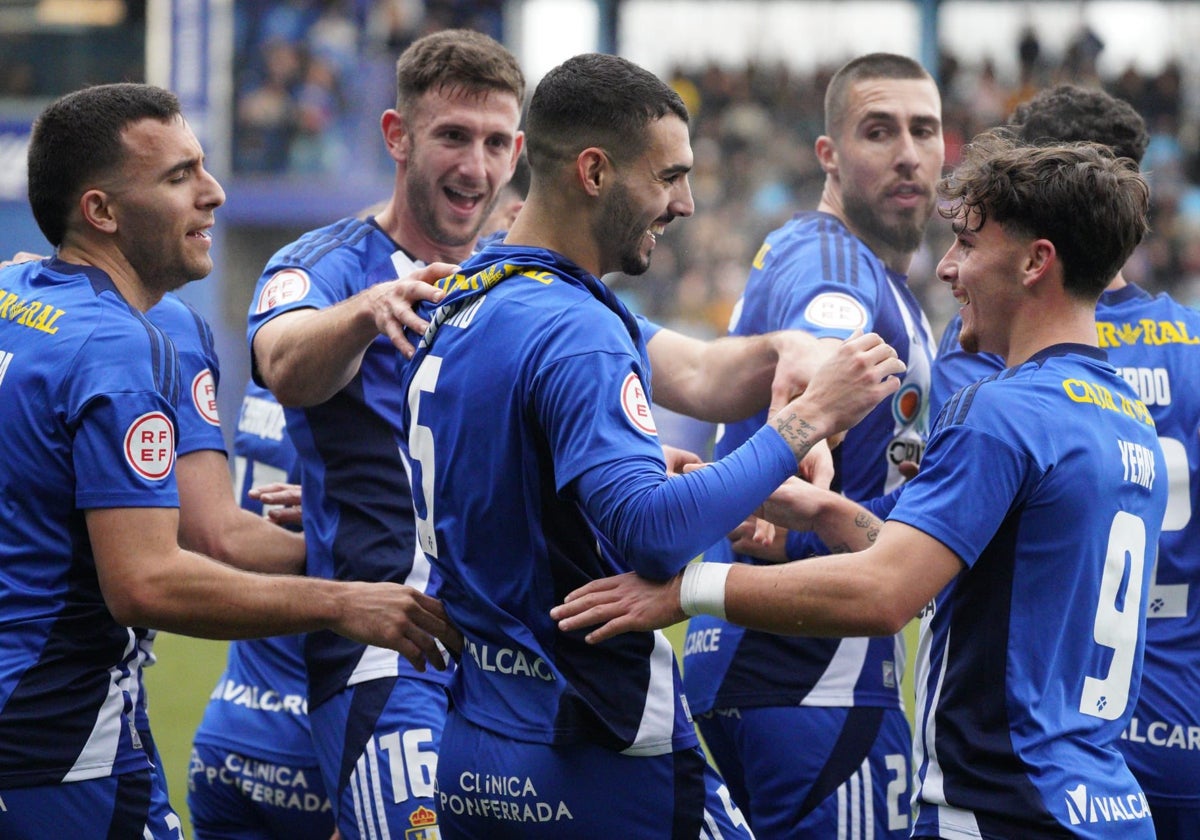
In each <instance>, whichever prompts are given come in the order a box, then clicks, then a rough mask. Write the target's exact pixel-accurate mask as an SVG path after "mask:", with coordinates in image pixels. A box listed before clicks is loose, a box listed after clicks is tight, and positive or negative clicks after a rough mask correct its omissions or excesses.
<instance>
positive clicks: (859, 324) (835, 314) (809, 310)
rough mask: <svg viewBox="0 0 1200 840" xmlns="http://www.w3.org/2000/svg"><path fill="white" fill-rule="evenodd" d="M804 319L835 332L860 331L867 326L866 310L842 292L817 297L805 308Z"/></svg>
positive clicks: (826, 293) (827, 293)
mask: <svg viewBox="0 0 1200 840" xmlns="http://www.w3.org/2000/svg"><path fill="white" fill-rule="evenodd" d="M804 318H805V320H806V321H809V322H810V323H813V324H816V325H817V326H818V327H829V328H830V329H835V330H858V329H865V328H866V326H867V310H866V308H865V307H863V305H862V304H861V303H859V302H858V301H857V300H856V299H855V298H853V297H852V296H850V295H847V294H844V293H842V292H825V293H824V294H820V295H817V296H816V297H815V298H813V299H812V300H810V301H809V302H808V306H806V307H804Z"/></svg>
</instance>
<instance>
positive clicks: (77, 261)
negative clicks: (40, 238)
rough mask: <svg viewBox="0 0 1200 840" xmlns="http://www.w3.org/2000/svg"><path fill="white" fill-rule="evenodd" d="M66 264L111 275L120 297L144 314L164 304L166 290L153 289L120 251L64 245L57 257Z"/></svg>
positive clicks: (81, 243) (88, 243)
mask: <svg viewBox="0 0 1200 840" xmlns="http://www.w3.org/2000/svg"><path fill="white" fill-rule="evenodd" d="M56 256H57V257H58V259H60V260H62V261H63V262H67V263H71V264H73V265H87V266H91V267H93V268H98V269H100V270H101V271H103V272H104V273H105V274H107V275H108V277H109V279H110V280H112V282H113V285H114V286H116V287H117V291H118V292H119V293H120V294H121V297H123V298H124V299H125V301H126V302H127V303H128V304H129V305H130V306H132V307H134V308H135V309H138V310H139V311H141V312H147V311H149V310H150V309H151V308H152V307H153V306H154V305H155V304H157V303H158V302H159V301H160V300H162V296H163V294H164V291H163V290H160V289H156V288H152V287H151V286H149V285H147V284H146V283H144V282H142V279H141V277H140V276H139V275H138V273H137V271H136V270H135V269H134V267H133V266H132V265H130V264H129V261H128V260H126V259H125V255H124V254H122V253H121V252H120V251H114V250H112V249H110V248H104V247H100V246H97V245H96V244H94V243H92V242H78V241H75V242H64V243H63V244H62V246H61V247H59V249H58V253H57V255H56Z"/></svg>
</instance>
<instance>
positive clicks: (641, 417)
mask: <svg viewBox="0 0 1200 840" xmlns="http://www.w3.org/2000/svg"><path fill="white" fill-rule="evenodd" d="M621 409H622V410H623V411H624V412H625V417H626V419H627V420H629V422H630V423H632V424H633V428H635V429H637V430H638V431H639V432H642V433H643V434H647V435H656V436H657V435H658V427H657V426H655V425H654V416H653V415H652V414H651V413H650V401H649V400H648V399H646V391H645V389H644V388H642V381H641V380H640V379H638V376H637V374H636V373H630V374H629V375H628V376H626V377H625V381H624V382H623V383H621Z"/></svg>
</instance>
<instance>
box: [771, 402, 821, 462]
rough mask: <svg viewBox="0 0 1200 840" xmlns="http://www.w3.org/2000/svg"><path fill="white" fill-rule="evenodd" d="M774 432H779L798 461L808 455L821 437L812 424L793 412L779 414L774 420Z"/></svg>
mask: <svg viewBox="0 0 1200 840" xmlns="http://www.w3.org/2000/svg"><path fill="white" fill-rule="evenodd" d="M775 430H776V431H777V432H779V434H780V436H781V437H782V438H783V439H784V441H785V442H786V443H787V445H788V446H790V447H791V449H792V452H794V453H795V455H796V460H797V461H799V460H801V459H802V458H804V456H805V455H807V454H808V450H810V449H812V448H813V445H814V444H816V443H817V441H819V440H821V438H822V437H823V435H822V434H821V433H820V430H818V429H817V427H816V426H814V425H813V424H812V423H809V422H808V421H807V420H805V419H804V418H803V417H800V416H798V415H797V414H796V413H795V412H794V411H789V412H787V413H786V414H784V413H781V414H780V415H779V416H777V417H776V418H775Z"/></svg>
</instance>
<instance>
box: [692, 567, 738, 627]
mask: <svg viewBox="0 0 1200 840" xmlns="http://www.w3.org/2000/svg"><path fill="white" fill-rule="evenodd" d="M732 568H733V565H732V564H731V563H689V564H688V565H687V568H685V569H684V570H683V581H682V583H681V584H680V586H679V606H680V608H681V609H682V610H683V611H684V612H685V613H687V614H688V615H715V616H716V617H717V618H724V617H725V578H727V577H729V570H730V569H732Z"/></svg>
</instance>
